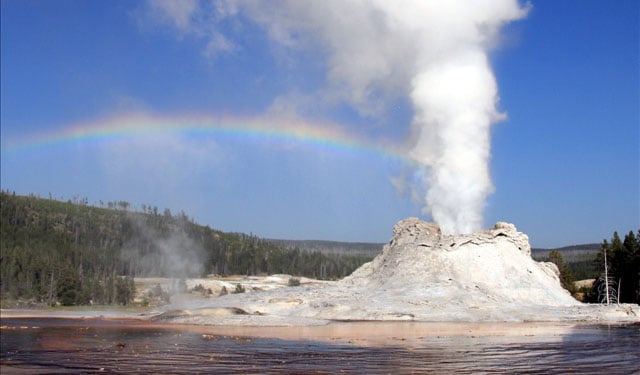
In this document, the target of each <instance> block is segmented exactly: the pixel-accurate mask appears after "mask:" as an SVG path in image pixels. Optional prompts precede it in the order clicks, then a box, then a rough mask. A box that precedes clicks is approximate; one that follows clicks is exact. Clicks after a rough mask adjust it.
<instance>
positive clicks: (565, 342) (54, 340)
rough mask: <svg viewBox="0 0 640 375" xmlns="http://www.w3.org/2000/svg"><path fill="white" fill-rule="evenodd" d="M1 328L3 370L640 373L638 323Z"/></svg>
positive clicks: (69, 322) (87, 322)
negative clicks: (576, 324)
mask: <svg viewBox="0 0 640 375" xmlns="http://www.w3.org/2000/svg"><path fill="white" fill-rule="evenodd" d="M1 333H2V339H1V344H2V345H1V353H0V363H1V366H2V367H1V369H2V374H10V373H36V374H37V373H47V374H74V373H123V374H131V373H164V374H194V373H339V372H342V373H368V374H370V373H394V374H395V373H413V372H418V373H458V374H472V373H473V374H475V373H544V374H548V373H557V374H566V373H593V374H598V373H599V374H604V373H607V374H630V373H640V349H639V346H640V325H638V324H632V325H578V326H572V325H566V324H564V325H562V324H559V325H553V324H461V323H457V324H447V325H445V324H429V323H426V324H421V323H362V324H359V323H349V324H346V323H343V324H338V323H337V324H332V325H330V326H328V327H304V328H300V327H299V328H229V327H226V328H225V327H218V328H216V327H194V326H180V325H161V324H151V323H148V322H141V321H135V320H107V319H51V318H14V319H2V332H1ZM278 333H280V334H278ZM269 336H277V337H280V338H273V337H269Z"/></svg>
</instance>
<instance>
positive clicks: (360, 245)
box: [267, 238, 600, 261]
mask: <svg viewBox="0 0 640 375" xmlns="http://www.w3.org/2000/svg"><path fill="white" fill-rule="evenodd" d="M267 241H271V242H273V243H275V244H278V245H280V246H284V247H287V248H291V249H294V248H298V249H299V250H302V251H319V252H321V253H330V254H362V255H371V256H375V255H377V254H379V253H380V252H381V251H382V248H383V247H384V245H385V243H382V242H345V241H328V240H286V239H272V238H270V239H267ZM553 250H557V251H559V252H560V253H561V254H562V256H563V258H564V259H565V261H572V260H574V259H575V260H582V259H584V258H585V257H595V255H596V254H597V253H598V251H599V250H600V244H598V243H589V244H580V245H570V246H563V247H558V248H533V249H531V256H532V257H533V258H534V259H536V260H544V259H546V258H547V257H548V256H549V253H550V252H551V251H553Z"/></svg>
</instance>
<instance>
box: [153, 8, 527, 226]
mask: <svg viewBox="0 0 640 375" xmlns="http://www.w3.org/2000/svg"><path fill="white" fill-rule="evenodd" d="M162 4H163V3H162V2H159V3H157V5H158V6H159V7H160V8H162ZM191 4H192V5H193V3H191ZM197 8H198V6H191V7H190V8H188V9H185V11H184V12H181V13H176V14H174V16H176V17H174V18H175V24H176V27H179V28H181V29H182V30H187V29H188V26H185V22H186V21H185V20H191V22H192V24H193V25H192V26H193V27H194V28H195V27H197V24H201V22H199V21H201V20H198V19H197V18H198V17H197V16H196V14H197V13H198V10H197ZM528 8H529V5H526V6H521V5H520V4H519V3H518V1H517V0H472V1H469V0H446V1H442V0H416V1H389V0H371V1H358V0H352V1H349V0H322V1H300V0H281V1H263V2H258V1H251V0H237V1H234V0H227V1H220V2H217V3H216V5H215V6H214V7H213V10H209V11H210V12H213V13H214V15H213V16H212V17H211V18H210V19H211V20H213V21H212V22H214V24H215V23H216V22H222V21H223V20H225V19H228V18H230V17H234V16H239V15H241V17H237V18H238V19H247V18H248V19H251V20H253V21H254V22H255V23H257V24H258V25H261V26H262V27H264V28H265V29H266V30H267V32H268V34H269V37H270V39H271V40H272V41H274V42H275V43H277V44H278V45H280V46H284V47H286V48H289V49H301V48H308V46H313V48H316V49H319V50H321V51H323V53H324V55H325V56H326V65H327V80H328V81H329V83H330V88H329V90H328V93H326V92H325V93H323V95H327V96H329V97H330V99H331V100H340V101H347V102H349V103H351V104H352V105H354V107H355V108H357V109H358V110H359V111H360V112H361V113H362V114H363V115H367V116H375V115H376V114H379V113H380V111H381V108H383V107H384V105H385V102H386V101H387V100H393V99H397V98H402V97H405V98H409V99H410V101H411V103H412V106H413V112H414V113H413V120H412V129H413V130H412V132H411V134H412V139H411V142H410V144H409V146H408V149H407V154H408V156H409V157H410V158H411V159H412V160H414V161H415V163H416V165H417V168H416V171H415V173H414V176H413V178H412V179H411V181H410V182H412V183H413V187H412V190H413V191H414V192H419V194H418V196H419V199H420V201H421V203H422V204H423V207H424V208H423V211H424V213H425V214H427V215H429V216H431V218H432V219H433V220H434V221H436V222H437V223H439V224H440V226H441V227H442V229H443V231H445V232H447V233H466V232H472V231H475V230H478V229H481V227H482V218H483V210H484V206H485V200H486V198H487V196H488V195H489V194H490V193H491V192H492V191H493V185H492V183H491V179H490V173H489V158H490V154H491V152H490V127H491V124H493V123H495V122H496V121H498V120H500V119H501V118H502V117H504V115H503V114H501V113H500V111H499V110H498V109H497V104H498V99H499V98H498V89H497V84H496V81H495V77H494V75H493V72H492V70H491V67H490V65H489V61H488V52H489V51H490V50H491V49H492V48H495V47H496V46H497V44H498V42H499V31H500V28H501V27H502V26H503V25H505V24H507V23H509V22H511V21H514V20H518V19H520V18H523V17H524V16H525V15H526V13H527V10H528ZM202 10H203V9H200V11H202ZM166 11H167V12H169V9H166ZM178 15H179V16H180V17H177V16H178ZM179 21H180V22H179ZM196 31H197V30H196ZM210 35H211V43H209V45H208V50H207V52H208V53H215V52H216V48H217V49H218V50H220V52H227V51H230V50H233V49H234V46H233V43H232V42H231V41H230V40H227V39H226V37H225V36H224V35H222V34H221V33H220V32H218V31H217V30H213V31H212V32H211V34H210Z"/></svg>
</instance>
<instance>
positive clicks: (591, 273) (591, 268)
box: [546, 230, 640, 304]
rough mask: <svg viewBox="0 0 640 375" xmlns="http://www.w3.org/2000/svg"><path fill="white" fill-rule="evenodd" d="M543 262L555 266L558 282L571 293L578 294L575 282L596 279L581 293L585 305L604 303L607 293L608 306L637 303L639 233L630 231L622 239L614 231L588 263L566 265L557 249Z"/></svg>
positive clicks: (639, 274)
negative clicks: (587, 303) (558, 275)
mask: <svg viewBox="0 0 640 375" xmlns="http://www.w3.org/2000/svg"><path fill="white" fill-rule="evenodd" d="M605 255H606V262H605ZM546 260H547V261H549V262H553V263H555V265H556V266H558V270H559V271H560V283H561V284H562V286H563V287H564V288H565V289H567V290H568V291H569V292H571V294H574V293H576V292H578V289H577V288H576V287H575V285H574V282H575V281H576V280H577V279H591V278H592V279H595V282H594V283H593V286H592V287H591V288H589V289H588V290H585V291H584V292H586V293H585V297H584V302H589V303H604V302H606V301H607V294H608V297H609V302H610V303H611V302H614V303H616V302H619V303H637V304H640V230H638V232H637V234H634V232H633V231H629V233H627V234H626V235H625V236H624V239H621V238H620V235H619V234H618V232H614V233H613V237H612V238H611V241H607V240H604V241H603V242H602V244H601V245H600V250H599V251H598V253H597V254H596V256H595V259H593V260H591V261H589V260H581V261H579V262H575V263H569V264H567V263H565V262H564V261H563V258H562V254H561V253H560V252H559V251H557V250H553V251H551V252H550V253H549V257H548V258H547V259H546ZM576 275H578V277H577V276H576Z"/></svg>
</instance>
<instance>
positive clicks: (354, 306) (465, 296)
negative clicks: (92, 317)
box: [164, 218, 640, 325]
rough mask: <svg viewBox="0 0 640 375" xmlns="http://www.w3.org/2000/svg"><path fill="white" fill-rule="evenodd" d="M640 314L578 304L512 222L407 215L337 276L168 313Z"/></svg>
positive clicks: (225, 319)
mask: <svg viewBox="0 0 640 375" xmlns="http://www.w3.org/2000/svg"><path fill="white" fill-rule="evenodd" d="M221 309H222V310H221ZM220 311H227V312H228V311H233V312H234V313H233V314H228V313H225V314H220ZM238 311H240V312H245V313H246V314H237V312H238ZM639 316H640V309H639V308H638V306H637V305H619V306H617V305H616V306H610V307H607V306H601V305H585V304H581V303H579V302H578V301H576V300H575V299H573V298H572V297H571V296H570V295H569V293H568V292H567V291H566V290H564V289H563V288H562V287H561V286H560V281H559V278H558V270H557V268H556V266H555V265H554V264H552V263H541V262H536V261H534V260H533V259H532V258H531V249H530V245H529V240H528V238H527V236H526V235H525V234H523V233H520V232H518V231H517V230H516V228H515V226H514V225H512V224H507V223H497V224H496V225H495V226H494V227H493V228H492V229H489V230H486V231H484V232H478V233H473V234H469V235H458V236H446V235H443V234H442V233H441V231H440V228H439V227H438V226H437V225H436V224H431V223H426V222H424V221H422V220H420V219H417V218H409V219H406V220H403V221H401V222H399V223H398V224H396V226H395V227H394V234H393V238H392V239H391V241H390V242H389V243H388V244H387V245H386V246H385V247H384V249H383V251H382V253H381V254H380V255H378V256H377V257H376V258H375V259H374V260H373V261H371V262H369V263H367V264H365V265H363V266H362V267H360V268H359V269H358V270H356V271H355V272H354V273H353V274H352V275H350V276H349V277H347V278H345V279H343V280H341V281H338V282H336V283H332V284H325V285H316V286H308V287H297V288H293V287H292V288H284V289H279V290H274V291H271V292H265V293H252V294H249V295H230V296H225V297H222V298H217V299H212V300H210V301H207V302H206V303H204V305H202V306H192V307H191V308H190V309H188V310H183V312H182V313H180V312H178V313H176V312H175V311H174V312H172V313H171V314H170V319H171V320H173V321H180V322H189V323H204V324H255V325H262V324H266V325H278V324H318V323H321V322H323V321H327V320H415V321H467V322H475V321H640V318H639ZM164 317H165V318H168V317H167V316H166V315H165V316H164Z"/></svg>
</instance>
